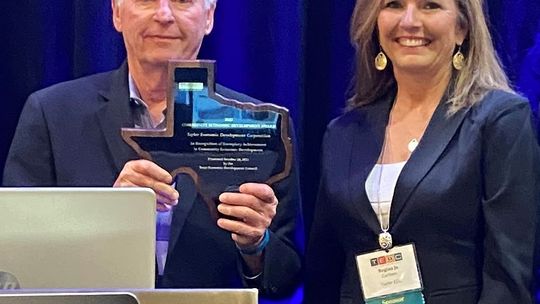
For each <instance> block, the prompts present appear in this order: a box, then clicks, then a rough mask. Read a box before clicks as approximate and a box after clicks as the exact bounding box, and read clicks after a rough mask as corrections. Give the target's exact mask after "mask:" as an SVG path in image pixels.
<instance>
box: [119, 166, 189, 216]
mask: <svg viewBox="0 0 540 304" xmlns="http://www.w3.org/2000/svg"><path fill="white" fill-rule="evenodd" d="M172 182H173V178H172V176H171V175H170V174H169V172H167V171H165V170H164V169H162V168H161V167H159V166H158V165H156V164H155V163H153V162H151V161H149V160H144V159H140V160H132V161H129V162H127V163H126V164H125V165H124V168H123V169H122V172H120V175H118V178H117V179H116V181H115V182H114V185H113V187H146V188H150V189H152V190H154V192H155V193H156V200H157V201H156V209H157V210H158V211H162V212H163V211H169V210H171V208H172V207H173V206H175V205H176V204H177V203H178V197H179V194H178V191H176V189H175V188H174V187H172V186H171V184H172Z"/></svg>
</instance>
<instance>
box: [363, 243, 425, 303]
mask: <svg viewBox="0 0 540 304" xmlns="http://www.w3.org/2000/svg"><path fill="white" fill-rule="evenodd" d="M356 265H357V267H358V273H359V275H360V282H361V285H362V291H363V293H364V299H365V300H366V301H369V300H370V299H375V298H380V297H385V296H388V295H392V294H399V293H405V292H409V291H420V290H422V288H423V287H422V279H421V275H420V269H419V267H418V263H417V259H416V251H415V248H414V245H413V244H407V245H403V246H395V247H393V248H391V249H389V250H377V251H373V252H369V253H365V254H360V255H358V256H356Z"/></svg>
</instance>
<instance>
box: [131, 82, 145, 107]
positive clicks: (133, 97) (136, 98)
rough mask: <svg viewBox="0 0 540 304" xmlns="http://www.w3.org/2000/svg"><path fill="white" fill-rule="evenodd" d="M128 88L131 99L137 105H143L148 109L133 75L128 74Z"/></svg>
mask: <svg viewBox="0 0 540 304" xmlns="http://www.w3.org/2000/svg"><path fill="white" fill-rule="evenodd" d="M128 88H129V98H130V99H131V100H133V102H134V103H135V104H137V105H142V106H145V107H146V108H148V106H147V105H146V103H145V102H144V100H142V98H141V94H140V93H139V90H138V89H137V85H136V84H135V81H134V80H133V77H132V76H131V73H128Z"/></svg>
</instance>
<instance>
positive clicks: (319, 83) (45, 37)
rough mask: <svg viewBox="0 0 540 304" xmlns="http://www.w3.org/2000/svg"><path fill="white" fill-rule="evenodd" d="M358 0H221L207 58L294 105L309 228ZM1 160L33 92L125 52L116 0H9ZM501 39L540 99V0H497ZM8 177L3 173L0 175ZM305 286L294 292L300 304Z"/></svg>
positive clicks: (492, 10)
mask: <svg viewBox="0 0 540 304" xmlns="http://www.w3.org/2000/svg"><path fill="white" fill-rule="evenodd" d="M354 2H355V1H354V0H342V1H328V0H271V1H254V0H219V1H218V9H217V11H216V24H215V28H214V31H213V33H212V34H211V35H210V36H209V37H207V39H206V41H205V42H204V44H203V49H202V50H201V56H200V58H204V59H216V60H217V61H218V63H217V76H216V77H217V80H218V82H220V83H222V84H223V85H226V86H228V87H230V88H232V89H235V90H238V91H241V92H244V93H247V94H249V95H251V96H253V97H255V98H258V99H261V100H263V101H267V102H273V103H276V104H279V105H283V106H286V107H288V108H289V109H290V111H291V113H292V117H293V119H294V121H295V127H296V131H297V135H298V139H299V141H298V143H299V146H298V149H299V151H300V155H299V162H300V165H301V182H302V192H303V193H302V194H303V198H304V199H303V201H304V206H303V207H304V217H305V222H306V227H307V228H309V224H310V222H311V219H312V210H313V204H314V201H315V196H316V192H317V183H318V170H319V169H318V164H319V149H320V143H321V139H322V134H323V132H324V128H325V126H326V124H327V123H328V121H329V120H330V119H332V118H333V117H335V116H337V115H339V113H341V110H342V108H343V105H344V101H345V99H346V91H347V88H348V86H349V81H350V78H351V75H352V68H353V50H352V48H351V46H350V44H349V39H348V23H349V19H350V15H351V12H352V8H353V6H354ZM0 9H1V13H0V14H2V18H0V35H1V36H0V37H2V38H3V39H2V42H3V46H2V47H1V48H0V56H1V57H0V89H1V92H2V94H3V98H2V102H1V105H2V111H0V124H1V125H0V126H1V128H0V168H2V167H3V164H4V160H5V157H6V154H7V151H8V148H9V144H10V142H11V138H12V136H13V132H14V129H15V126H16V123H17V120H18V116H19V113H20V111H21V108H22V106H23V104H24V101H25V99H26V97H27V96H28V95H29V94H30V93H31V92H33V91H35V90H37V89H40V88H43V87H46V86H49V85H51V84H54V83H57V82H60V81H65V80H69V79H73V78H76V77H81V76H84V75H88V74H92V73H96V72H101V71H106V70H111V69H114V68H116V67H118V66H119V65H120V64H121V62H122V61H123V60H124V56H125V51H124V48H123V44H122V39H121V36H120V35H119V34H118V33H116V32H115V31H114V28H113V26H112V21H111V9H110V1H108V0H43V1H37V0H5V1H1V4H0ZM486 9H487V12H488V14H489V17H490V21H491V22H490V23H491V30H492V33H493V35H494V41H495V44H496V47H497V50H498V51H499V55H500V57H501V59H502V60H503V62H504V64H505V67H506V70H507V72H508V74H509V76H510V77H511V79H512V80H513V81H514V82H515V83H516V86H517V88H518V89H519V90H520V91H521V92H523V93H525V94H527V95H528V96H529V97H530V99H531V104H532V105H533V108H535V109H536V108H537V105H538V102H539V99H540V92H539V89H538V88H539V87H540V24H539V20H540V1H538V0H512V1H504V0H488V3H487V7H486ZM537 33H539V34H537ZM0 179H1V177H0ZM300 297H301V291H299V292H298V293H297V294H296V295H295V296H293V297H292V298H291V299H289V300H283V301H281V302H273V303H299V302H300Z"/></svg>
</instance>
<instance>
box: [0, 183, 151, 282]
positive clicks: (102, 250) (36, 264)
mask: <svg viewBox="0 0 540 304" xmlns="http://www.w3.org/2000/svg"><path fill="white" fill-rule="evenodd" d="M155 218H156V217H155V194H154V192H153V191H152V190H150V189H146V188H0V244H1V245H0V289H14V288H15V289H17V288H22V289H46V288H60V289H112V288H153V287H154V280H155V274H154V269H155V249H154V248H155V229H156V228H155V227H156V226H155Z"/></svg>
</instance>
